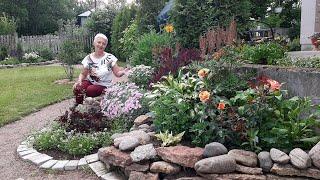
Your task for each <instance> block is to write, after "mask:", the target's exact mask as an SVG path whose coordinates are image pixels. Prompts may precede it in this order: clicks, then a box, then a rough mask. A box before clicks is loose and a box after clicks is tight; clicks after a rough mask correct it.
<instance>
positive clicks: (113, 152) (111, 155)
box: [98, 146, 132, 167]
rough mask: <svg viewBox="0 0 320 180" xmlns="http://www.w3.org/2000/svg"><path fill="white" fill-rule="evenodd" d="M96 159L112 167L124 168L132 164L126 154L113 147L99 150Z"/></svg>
mask: <svg viewBox="0 0 320 180" xmlns="http://www.w3.org/2000/svg"><path fill="white" fill-rule="evenodd" d="M98 157H99V160H100V161H102V162H104V163H105V164H110V165H113V166H120V167H126V166H129V165H130V164H132V159H131V157H130V155H129V154H128V153H125V152H122V151H120V150H118V149H116V148H115V147H113V146H110V147H105V148H100V149H99V151H98Z"/></svg>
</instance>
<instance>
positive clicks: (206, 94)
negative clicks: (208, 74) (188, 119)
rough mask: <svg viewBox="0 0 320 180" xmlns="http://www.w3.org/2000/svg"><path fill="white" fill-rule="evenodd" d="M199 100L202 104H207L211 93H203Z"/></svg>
mask: <svg viewBox="0 0 320 180" xmlns="http://www.w3.org/2000/svg"><path fill="white" fill-rule="evenodd" d="M199 98H200V101H201V102H207V101H208V100H209V99H210V93H209V92H208V91H201V92H200V94H199Z"/></svg>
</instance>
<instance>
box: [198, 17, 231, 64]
mask: <svg viewBox="0 0 320 180" xmlns="http://www.w3.org/2000/svg"><path fill="white" fill-rule="evenodd" d="M236 39H237V23H236V21H235V20H232V21H231V22H230V24H229V27H212V28H209V30H208V31H207V32H206V33H205V34H204V35H202V36H200V37H199V46H200V50H201V57H202V58H204V57H205V56H206V55H212V54H213V53H214V52H217V51H218V50H219V49H221V48H222V47H224V46H226V45H231V44H233V43H234V42H235V41H236Z"/></svg>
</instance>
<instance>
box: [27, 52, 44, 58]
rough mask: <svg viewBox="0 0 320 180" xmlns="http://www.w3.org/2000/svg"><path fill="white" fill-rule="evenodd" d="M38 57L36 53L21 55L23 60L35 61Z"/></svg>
mask: <svg viewBox="0 0 320 180" xmlns="http://www.w3.org/2000/svg"><path fill="white" fill-rule="evenodd" d="M39 57H40V56H39V55H38V53H37V52H30V53H25V54H24V55H23V58H24V59H37V58H39Z"/></svg>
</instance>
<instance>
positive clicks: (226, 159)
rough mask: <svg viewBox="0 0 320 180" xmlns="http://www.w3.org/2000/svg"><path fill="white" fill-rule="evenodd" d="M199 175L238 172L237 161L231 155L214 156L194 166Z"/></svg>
mask: <svg viewBox="0 0 320 180" xmlns="http://www.w3.org/2000/svg"><path fill="white" fill-rule="evenodd" d="M194 169H195V170H196V171H197V173H205V174H224V173H231V172H234V171H235V170H236V161H235V160H234V158H233V157H232V156H230V155H227V154H225V155H221V156H214V157H210V158H206V159H202V160H200V161H198V162H197V163H196V164H195V165H194Z"/></svg>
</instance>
